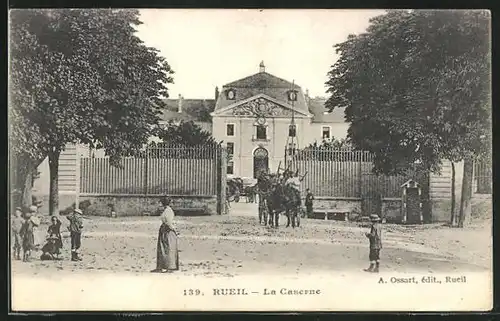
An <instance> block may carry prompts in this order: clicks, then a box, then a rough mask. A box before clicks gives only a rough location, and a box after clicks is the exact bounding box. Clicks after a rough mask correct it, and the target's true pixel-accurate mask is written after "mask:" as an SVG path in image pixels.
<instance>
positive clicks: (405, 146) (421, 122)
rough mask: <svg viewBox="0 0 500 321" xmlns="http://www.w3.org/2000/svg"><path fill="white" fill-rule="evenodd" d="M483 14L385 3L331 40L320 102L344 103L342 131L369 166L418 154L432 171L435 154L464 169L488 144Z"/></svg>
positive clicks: (407, 163) (401, 162) (386, 167)
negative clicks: (355, 28) (362, 27)
mask: <svg viewBox="0 0 500 321" xmlns="http://www.w3.org/2000/svg"><path fill="white" fill-rule="evenodd" d="M489 20H490V17H489V14H488V12H487V11H458V10H456V11H419V10H417V11H414V10H408V11H406V10H396V11H388V12H387V13H386V14H384V15H381V16H378V17H375V18H374V19H372V20H371V22H370V26H369V27H368V29H367V32H366V33H364V34H361V35H358V36H354V35H350V36H349V37H348V39H347V41H345V42H343V43H340V44H338V45H336V50H337V53H340V57H339V59H338V60H337V62H336V63H335V64H334V65H333V66H332V68H331V70H330V72H329V73H328V76H329V80H328V82H327V86H328V87H329V89H328V91H329V93H330V94H331V95H330V97H329V99H328V101H327V103H326V105H327V108H328V109H330V110H332V109H333V108H335V107H336V106H345V107H347V108H346V118H347V120H348V121H349V122H350V123H351V126H350V127H349V130H348V137H349V138H350V140H351V142H352V143H353V145H354V146H355V147H356V148H360V149H364V150H368V151H370V152H372V153H373V154H374V155H375V162H374V171H376V172H382V173H386V174H393V173H400V172H403V171H405V170H407V169H408V168H409V167H411V166H413V164H415V162H418V163H420V164H421V166H423V168H424V169H425V170H428V171H433V172H439V170H440V167H441V160H442V159H449V160H451V161H455V162H457V161H461V160H464V161H465V163H466V165H465V166H464V167H465V168H466V169H467V170H468V169H469V168H470V166H469V163H470V162H471V161H473V159H474V157H476V156H477V155H480V154H481V153H484V151H485V150H487V149H488V148H489V146H490V142H491V128H490V125H491V120H490V110H491V107H490V106H491V104H490V97H489V92H490V80H489V77H490V76H489V75H490V46H489V40H490V39H489V34H490V33H489V31H490V29H489ZM471 177H472V176H471V175H469V174H467V175H464V181H463V183H462V186H463V188H465V189H467V186H471V182H470V181H468V179H470V178H471ZM469 194H470V193H464V196H465V197H462V200H463V201H466V199H467V196H468V195H469ZM461 208H463V209H464V211H462V214H461V217H463V216H464V213H465V212H467V210H466V209H467V206H461ZM469 212H470V211H469ZM465 216H466V215H465Z"/></svg>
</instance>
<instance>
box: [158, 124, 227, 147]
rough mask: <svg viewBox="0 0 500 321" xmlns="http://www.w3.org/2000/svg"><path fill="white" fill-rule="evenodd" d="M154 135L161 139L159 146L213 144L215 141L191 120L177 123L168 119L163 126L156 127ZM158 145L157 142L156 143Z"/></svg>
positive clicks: (215, 143)
mask: <svg viewBox="0 0 500 321" xmlns="http://www.w3.org/2000/svg"><path fill="white" fill-rule="evenodd" d="M155 134H156V136H157V137H158V138H160V139H161V143H160V144H159V145H160V146H162V145H164V146H168V145H179V146H186V147H194V146H209V145H211V146H215V145H217V142H216V141H215V139H214V138H213V136H212V135H211V134H210V133H209V132H207V131H204V130H203V129H202V128H201V127H200V126H198V125H196V124H195V123H194V122H192V121H181V122H179V123H177V122H174V121H169V122H168V123H167V124H166V125H165V126H164V127H163V128H158V130H157V131H156V132H155ZM156 145H157V146H158V144H156Z"/></svg>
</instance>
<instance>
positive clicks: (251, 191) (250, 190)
mask: <svg viewBox="0 0 500 321" xmlns="http://www.w3.org/2000/svg"><path fill="white" fill-rule="evenodd" d="M244 193H245V195H246V196H247V203H254V202H255V195H256V194H257V184H255V185H252V186H246V187H245V189H244Z"/></svg>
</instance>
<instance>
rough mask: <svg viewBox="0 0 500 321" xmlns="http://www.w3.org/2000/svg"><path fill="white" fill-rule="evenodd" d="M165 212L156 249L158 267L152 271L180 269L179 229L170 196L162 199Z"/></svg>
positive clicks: (162, 216) (162, 215)
mask: <svg viewBox="0 0 500 321" xmlns="http://www.w3.org/2000/svg"><path fill="white" fill-rule="evenodd" d="M161 203H162V205H163V208H164V210H163V213H162V214H161V221H162V224H161V226H160V230H159V232H158V245H157V249H156V269H154V270H153V271H151V272H162V273H166V272H173V271H177V270H179V248H178V244H177V231H176V229H175V226H174V216H175V214H174V211H173V210H172V208H171V207H170V203H171V200H170V198H168V197H167V198H164V199H162V200H161Z"/></svg>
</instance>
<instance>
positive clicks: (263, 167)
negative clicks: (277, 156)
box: [253, 147, 269, 178]
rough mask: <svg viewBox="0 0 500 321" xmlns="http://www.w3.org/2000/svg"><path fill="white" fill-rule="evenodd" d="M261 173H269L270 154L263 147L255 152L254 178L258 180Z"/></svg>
mask: <svg viewBox="0 0 500 321" xmlns="http://www.w3.org/2000/svg"><path fill="white" fill-rule="evenodd" d="M261 172H264V173H268V172H269V153H268V152H267V150H266V149H265V148H263V147H259V148H257V149H256V150H255V151H254V152H253V178H257V177H258V176H259V174H260V173H261Z"/></svg>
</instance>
